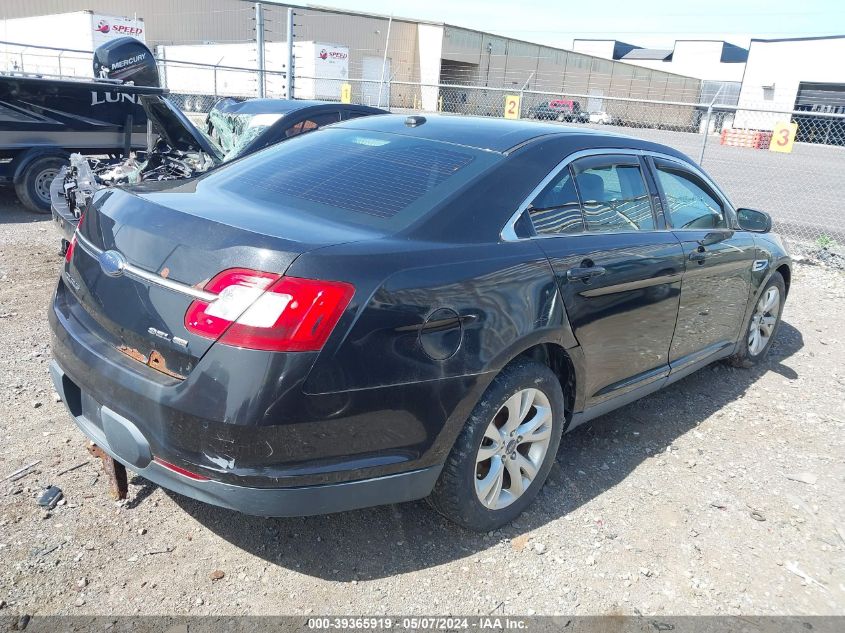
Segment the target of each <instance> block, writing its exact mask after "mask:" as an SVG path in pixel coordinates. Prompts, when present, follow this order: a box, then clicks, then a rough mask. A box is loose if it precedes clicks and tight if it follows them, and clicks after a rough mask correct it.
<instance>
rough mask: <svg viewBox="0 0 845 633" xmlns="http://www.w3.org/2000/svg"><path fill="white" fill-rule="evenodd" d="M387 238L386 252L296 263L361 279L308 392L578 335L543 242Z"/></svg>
mask: <svg viewBox="0 0 845 633" xmlns="http://www.w3.org/2000/svg"><path fill="white" fill-rule="evenodd" d="M380 246H381V248H382V249H383V250H382V252H380V253H379V252H375V253H374V252H373V244H372V243H369V244H368V243H358V244H348V245H344V246H340V247H335V248H330V249H324V250H322V251H319V255H318V256H310V255H305V256H303V257H301V258H300V259H298V260H297V261H296V262H294V264H293V266H292V267H291V269H290V270H289V271H288V274H289V275H294V276H302V277H317V278H326V279H329V278H330V279H339V280H341V281H350V282H351V283H353V284H354V285H355V286H356V291H355V297H354V298H353V302H352V305H351V306H350V309H349V310H348V311H347V313H346V314H345V315H344V317H343V319H342V320H341V322H340V323H339V324H338V327H337V328H336V329H335V332H334V333H333V334H332V337H331V339H330V340H329V342H328V344H327V345H326V348H325V349H324V351H323V352H322V353H321V354H320V356H319V358H318V359H317V362H316V363H315V365H314V367H313V369H312V371H311V374H310V376H309V378H308V380H307V382H306V384H305V390H306V392H308V393H333V392H339V391H348V390H356V389H368V388H376V387H383V386H389V385H397V384H405V383H415V382H423V381H432V380H442V379H447V378H456V377H461V376H467V375H481V374H488V373H490V374H492V375H495V372H496V371H498V370H499V369H501V367H503V366H504V365H505V364H506V363H507V362H508V361H509V360H511V359H512V358H513V357H514V356H516V355H517V354H519V352H521V351H523V350H524V349H527V348H528V347H530V346H532V345H534V344H536V343H538V342H545V341H554V342H556V343H559V344H561V345H564V346H566V347H569V346H572V345H573V344H574V339H573V338H572V336H571V333H570V332H569V331H568V328H566V327H565V326H564V324H565V321H566V319H565V315H564V313H563V307H562V304H561V302H560V300H559V295H558V292H557V288H556V285H555V282H554V277H553V275H552V273H551V269H550V267H549V263H548V260H547V259H546V257H545V255H544V254H543V253H542V251H541V250H540V249H539V248H538V246H537V245H536V243H534V242H531V241H526V242H515V243H496V244H489V245H485V244H476V245H438V244H419V245H416V246H414V247H412V248H409V247H408V246H407V245H403V244H396V243H390V242H388V243H385V244H382V245H380ZM391 246H392V247H394V248H399V249H402V250H398V251H396V250H393V249H392V248H391ZM365 254H366V256H364V255H365ZM341 271H342V272H341ZM339 273H340V274H339ZM432 316H433V317H434V319H433V320H432V319H431V318H430V317H432ZM492 375H491V376H490V378H492Z"/></svg>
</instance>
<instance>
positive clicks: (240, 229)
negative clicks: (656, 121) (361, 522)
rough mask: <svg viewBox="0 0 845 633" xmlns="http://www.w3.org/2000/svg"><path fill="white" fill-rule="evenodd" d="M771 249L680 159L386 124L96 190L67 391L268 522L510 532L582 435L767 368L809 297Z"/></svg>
mask: <svg viewBox="0 0 845 633" xmlns="http://www.w3.org/2000/svg"><path fill="white" fill-rule="evenodd" d="M770 228H771V222H770V219H769V217H768V216H767V215H766V214H765V213H763V212H760V211H754V210H751V209H735V208H734V207H733V206H732V205H731V203H730V202H729V201H728V199H727V198H726V197H725V195H724V194H723V193H722V192H721V191H720V190H719V188H718V187H717V186H716V185H715V184H714V183H713V181H712V180H711V179H710V178H709V177H708V176H707V174H705V173H704V172H703V171H702V170H701V169H699V168H698V167H697V166H696V165H695V164H694V163H692V162H691V161H690V160H689V159H688V158H687V157H686V156H684V155H683V154H681V153H679V152H677V151H675V150H673V149H671V148H668V147H665V146H662V145H657V144H654V143H650V142H646V141H641V140H638V139H633V138H628V137H624V136H618V135H612V134H605V133H599V132H595V131H591V130H585V129H575V128H566V127H562V126H559V125H554V124H540V123H529V122H518V121H513V122H509V121H504V120H496V119H487V118H480V119H475V118H467V117H453V116H442V117H437V116H425V117H423V116H410V117H407V118H406V117H403V116H395V115H385V116H379V117H368V118H363V119H358V120H355V121H349V122H346V123H341V124H339V125H334V126H331V127H328V128H325V129H323V130H319V131H317V132H314V133H312V134H307V135H304V136H302V137H300V138H297V139H295V140H292V141H290V142H286V143H281V144H279V145H276V146H273V147H271V148H268V149H266V150H264V151H261V152H258V153H256V154H254V155H252V156H248V157H245V158H243V159H241V160H238V161H235V162H233V163H231V164H229V165H224V166H222V167H221V168H219V169H215V170H213V171H212V172H210V173H208V174H205V175H203V176H200V177H199V178H196V179H192V180H190V181H185V182H178V181H177V182H164V183H148V184H145V185H142V186H139V187H136V188H127V189H110V190H104V191H102V192H100V193H98V194H97V196H96V197H95V198H94V200H93V203H92V204H91V206H90V208H89V210H88V211H87V212H86V214H85V217H84V220H83V222H82V223H81V224H80V227H79V229H78V230H77V232H76V234H75V237H74V240H73V246H72V248H70V250H69V251H68V254H67V258H66V264H65V265H64V270H63V272H62V275H61V278H60V280H59V282H58V287H57V289H56V293H55V297H54V300H53V305H52V308H51V309H50V311H49V318H50V324H51V328H52V339H53V340H52V349H53V354H54V360H53V361H52V363H51V365H50V371H51V374H52V378H53V381H54V384H55V387H56V389H57V391H58V393H59V394H61V397H62V399H63V400H64V402H65V403H66V404H67V407H68V409H69V410H70V413H71V415H72V416H73V418H74V419H75V420H76V423H77V424H78V426H79V427H80V429H81V430H82V432H83V433H85V434H86V435H87V436H88V437H89V438H90V439H91V440H92V441H93V442H95V443H96V444H98V445H99V446H100V447H102V449H103V450H104V451H106V453H107V454H108V455H111V456H112V457H113V458H114V459H116V460H118V462H120V463H122V464H124V465H125V466H127V467H129V468H131V469H132V470H134V471H137V472H138V473H140V474H142V475H143V476H144V477H145V478H147V479H149V480H150V481H153V482H156V483H158V484H160V485H161V486H164V487H165V488H169V489H171V490H174V491H177V492H180V493H182V494H185V495H188V496H190V497H194V498H196V499H200V500H202V501H206V502H209V503H212V504H217V505H220V506H225V507H228V508H234V509H237V510H240V511H243V512H246V513H250V514H257V515H263V516H290V515H305V514H316V513H326V512H334V511H341V510H348V509H351V508H359V507H365V506H370V505H375V504H384V503H395V502H401V501H408V500H412V499H419V498H423V497H429V499H430V501H431V504H432V505H433V506H434V507H435V508H436V509H437V510H438V511H440V512H441V513H443V514H444V515H445V516H447V517H449V518H450V519H452V520H454V521H456V522H457V523H459V524H461V525H463V526H466V527H468V528H472V529H477V530H490V529H493V528H495V527H497V526H501V525H503V524H504V523H507V522H508V521H510V520H512V519H513V518H514V517H516V516H517V515H518V514H519V513H520V512H522V511H523V509H525V507H526V506H527V505H528V504H529V503H531V501H532V500H533V499H534V498H535V497H536V496H537V493H538V491H539V489H540V488H541V486H542V485H543V482H544V481H545V479H546V476H547V475H548V473H549V470H550V468H551V467H552V464H553V462H554V460H555V453H556V452H557V449H558V444H559V442H560V439H561V434H562V433H564V432H566V431H569V430H571V429H573V428H575V427H576V426H578V425H579V424H582V423H584V422H585V421H587V420H590V419H592V418H595V417H596V416H599V415H602V414H604V413H607V412H608V411H611V410H613V409H615V408H617V407H619V406H621V405H624V404H626V403H629V402H631V401H633V400H635V399H637V398H640V397H642V396H644V395H646V394H649V393H651V392H654V391H656V390H658V389H660V388H661V387H664V386H666V385H668V384H671V383H673V382H675V381H676V380H678V379H679V378H681V377H683V376H686V375H688V374H689V373H691V372H693V371H695V370H697V369H699V368H701V367H703V366H705V365H707V364H708V363H711V362H713V361H716V360H718V359H730V360H731V361H732V362H734V363H736V364H740V365H749V364H752V363H755V362H757V361H759V360H761V359H762V358H763V357H765V355H766V353H767V352H768V350H769V348H770V346H771V345H772V341H773V340H774V338H775V336H776V334H777V330H778V323H779V320H780V315H781V309H782V307H783V304H784V300H785V299H786V296H787V293H788V291H789V284H790V279H791V273H790V259H789V257H788V255H787V253H786V252H785V249H784V246H783V244H782V243H781V240H780V239H779V238H778V237H777V236H776V235H774V234H772V233H771V232H770Z"/></svg>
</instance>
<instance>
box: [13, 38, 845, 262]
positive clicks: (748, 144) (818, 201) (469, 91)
mask: <svg viewBox="0 0 845 633" xmlns="http://www.w3.org/2000/svg"><path fill="white" fill-rule="evenodd" d="M158 63H159V70H160V75H161V77H162V81H163V84H164V85H165V86H166V87H167V88H169V90H170V91H171V92H170V98H171V99H172V100H173V101H174V102H175V103H176V104H177V105H178V106H179V107H180V108H181V109H183V110H184V111H186V112H187V113H189V114H192V115H195V116H194V117H193V118H194V120H199V119H201V118H202V117H203V115H204V114H205V113H207V112H208V111H209V110H210V109H211V108H212V107H213V105H214V104H215V103H216V102H217V101H219V100H220V99H222V98H226V97H232V98H238V99H244V98H255V97H257V96H258V95H259V82H262V81H263V83H264V93H265V95H266V96H268V97H283V96H284V84H285V73H284V72H277V71H269V70H268V71H264V72H263V73H260V72H259V71H258V70H256V69H255V68H246V67H234V66H225V65H220V64H206V63H199V62H188V61H179V60H170V59H167V60H162V59H160V60H158ZM355 68H357V70H356V73H357V74H358V75H359V76H358V77H351V78H350V77H347V78H343V79H337V78H326V77H316V76H306V75H304V74H302V73H295V76H294V79H293V85H294V94H295V95H296V87H297V86H299V87H300V88H302V86H315V85H319V88H320V92H321V96H322V97H323V98H324V99H328V100H337V101H340V100H341V97H342V95H343V94H344V92H347V94H348V99H349V100H350V101H352V102H354V103H361V104H365V105H372V106H378V107H382V108H385V109H387V110H390V111H393V112H437V113H446V114H462V115H472V116H485V117H509V118H517V119H523V120H524V119H529V120H538V121H553V122H559V123H561V124H565V125H572V126H579V127H586V128H596V129H602V130H605V131H608V132H611V131H612V132H617V133H622V134H628V135H631V136H635V137H638V138H642V139H646V140H650V141H655V142H658V143H663V144H665V145H668V146H671V147H674V148H676V149H678V150H680V151H683V152H684V153H686V154H687V155H688V156H690V157H691V158H692V159H693V160H696V161H698V162H700V163H701V164H702V166H703V167H704V168H705V169H706V170H707V171H708V172H709V173H710V174H712V176H713V177H714V178H715V180H716V181H717V182H719V183H720V185H721V186H722V187H723V189H724V190H725V192H726V193H727V194H728V196H729V197H730V198H731V200H732V201H733V203H734V204H735V205H737V206H748V207H753V208H760V209H763V210H766V211H768V212H769V213H771V215H772V217H773V220H774V225H775V229H776V230H777V231H779V232H781V233H783V234H784V235H786V236H788V237H789V238H790V239H792V240H794V241H801V242H804V243H807V244H810V245H816V246H822V247H832V246H836V245H845V211H843V210H842V207H841V203H840V201H841V200H843V199H845V178H843V176H842V175H843V174H845V114H841V113H837V112H835V111H834V112H830V111H822V112H818V111H817V112H811V111H793V110H773V109H771V108H767V107H766V104H765V103H762V104H758V103H755V104H749V103H743V104H741V105H727V104H715V103H714V104H706V103H698V98H699V95H696V96H695V97H690V96H688V95H687V94H686V93H685V92H682V93H679V94H680V95H681V98H680V99H679V100H672V99H665V98H656V97H655V95H659V96H665V95H666V94H674V93H672V92H671V90H669V88H668V87H663V88H660V87H655V86H649V87H643V88H642V89H637V88H636V87H635V86H634V84H633V83H631V84H629V85H627V86H624V87H623V88H620V90H621V91H622V92H623V93H624V94H625V95H627V96H619V95H618V94H604V93H603V92H602V91H601V90H598V89H589V90H585V91H582V92H579V91H572V92H560V91H546V90H536V89H525V88H524V87H522V86H516V87H511V88H507V87H504V88H503V87H495V88H494V87H489V86H484V85H479V82H480V81H481V78H480V77H475V80H474V81H475V83H466V82H465V81H466V80H467V78H468V77H462V78H461V79H462V83H452V82H449V83H444V82H439V83H438V82H432V83H423V82H420V81H407V80H399V79H396V75H395V74H390V73H388V72H384V73H380V72H379V73H374V72H372V71H371V72H369V73H368V74H369V75H372V76H373V77H374V78H363V77H362V76H361V74H363V67H360V68H358V67H355ZM0 71H4V72H7V73H25V74H36V75H41V76H45V77H60V76H64V77H80V78H81V77H85V78H90V76H91V52H90V51H73V50H66V49H65V50H60V49H49V48H47V47H33V46H21V45H10V44H5V43H0ZM590 81H591V82H593V83H592V84H591V85H598V84H597V83H596V82H599V81H603V79H601V77H599V78H598V79H596V78H595V77H594V78H593V79H591V80H590ZM632 81H633V80H632ZM546 82H548V78H546ZM528 83H530V82H526V84H525V85H528ZM534 83H536V82H534ZM541 83H542V82H541ZM642 93H645V94H642ZM834 110H835V109H834ZM791 128H794V129H791ZM784 134H785V136H784ZM793 140H794V144H793V143H792V142H789V141H793ZM784 143H785V145H786V147H784ZM782 149H790V151H788V152H783V151H776V150H782Z"/></svg>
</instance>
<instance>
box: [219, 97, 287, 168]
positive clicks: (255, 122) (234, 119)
mask: <svg viewBox="0 0 845 633" xmlns="http://www.w3.org/2000/svg"><path fill="white" fill-rule="evenodd" d="M283 116H284V113H283V112H268V113H262V114H232V113H231V112H221V111H220V110H214V109H212V110H211V112H209V113H208V120H209V123H210V124H211V129H212V133H213V135H214V138H215V140H216V141H217V143H218V145H219V146H220V148H221V149H222V150H223V154H224V157H223V160H224V161H227V160H232V159H233V158H235V157H237V156H238V155H239V154H240V153H241V151H242V150H243V148H245V147H246V146H247V145H249V144H250V143H252V141H254V140H255V139H256V138H258V137H259V136H261V134H263V133H264V131H265V130H266V129H267V128H269V127H270V126H271V125H273V124H275V123H276V122H277V121H278V120H279V119H281V118H282V117H283Z"/></svg>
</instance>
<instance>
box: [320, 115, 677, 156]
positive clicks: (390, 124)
mask: <svg viewBox="0 0 845 633" xmlns="http://www.w3.org/2000/svg"><path fill="white" fill-rule="evenodd" d="M411 117H415V118H416V119H417V121H419V118H422V119H424V122H422V123H418V124H416V125H409V124H408V123H406V121H407V120H408V119H409V118H410V117H409V116H408V115H399V114H393V115H384V116H377V117H362V118H359V119H353V120H351V121H344V122H342V123H336V124H335V125H332V126H331V127H332V128H335V129H337V128H348V129H357V130H368V131H372V132H386V133H392V134H402V135H405V136H414V137H418V138H423V139H428V140H433V141H442V142H446V143H452V144H456V145H463V146H466V147H472V148H475V149H480V150H486V151H492V152H498V153H506V152H508V151H509V150H513V149H514V148H516V147H519V146H522V145H524V144H526V143H529V142H531V141H533V140H535V139H539V138H548V137H550V136H557V137H572V140H573V141H575V140H576V137H580V138H581V139H585V138H589V139H590V145H592V146H601V145H602V144H603V143H602V142H601V141H602V140H603V139H607V146H608V147H612V146H613V141H614V140H617V141H618V140H624V143H625V146H626V147H635V146H637V145H639V144H641V145H642V149H644V150H646V149H647V150H653V149H655V147H657V148H658V149H663V146H657V145H656V144H655V143H649V142H647V141H640V140H639V139H635V138H633V137H629V136H625V135H622V134H615V133H612V132H605V131H603V130H593V129H591V128H587V127H573V126H566V125H560V124H558V123H544V122H540V121H524V120H517V121H513V120H507V119H500V118H495V117H480V116H478V117H475V116H459V115H451V114H446V115H438V114H420V115H411ZM666 149H669V148H666ZM671 153H673V154H674V153H676V152H674V151H671Z"/></svg>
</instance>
